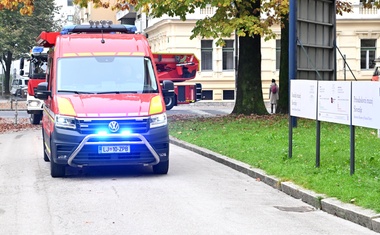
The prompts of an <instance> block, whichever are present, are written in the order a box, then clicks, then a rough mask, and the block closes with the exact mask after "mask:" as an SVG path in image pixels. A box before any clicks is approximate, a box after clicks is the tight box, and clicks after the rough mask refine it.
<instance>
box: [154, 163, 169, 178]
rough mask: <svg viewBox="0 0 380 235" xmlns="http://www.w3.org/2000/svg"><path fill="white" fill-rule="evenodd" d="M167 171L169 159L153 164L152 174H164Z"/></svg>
mask: <svg viewBox="0 0 380 235" xmlns="http://www.w3.org/2000/svg"><path fill="white" fill-rule="evenodd" d="M168 171H169V160H167V161H164V162H160V163H158V164H156V165H153V173H154V174H157V175H164V174H167V173H168Z"/></svg>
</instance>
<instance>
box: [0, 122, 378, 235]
mask: <svg viewBox="0 0 380 235" xmlns="http://www.w3.org/2000/svg"><path fill="white" fill-rule="evenodd" d="M0 147H1V155H0V228H1V230H0V231H1V232H0V233H1V234H7V235H13V234H14V235H24V234H28V235H33V234H36V235H37V234H38V235H44V234H49V235H50V234H54V235H61V234H62V235H63V234H70V235H75V234H81V235H83V234H91V235H93V234H107V235H108V234H123V235H124V234H165V235H168V234H175V235H177V234H185V235H186V234H197V235H198V234H200V235H203V234H207V235H209V234H218V235H219V234H239V235H242V234H255V235H257V234H258V235H261V234H265V235H271V234H273V235H277V234H281V235H287V234H289V235H295V234H302V235H311V234H316V235H317V234H318V235H321V234H333V235H334V234H337V235H341V234H344V235H351V234H352V235H357V234H361V235H367V234H377V233H375V232H373V231H371V230H369V229H367V228H364V227H362V226H360V225H357V224H355V223H351V222H349V221H347V220H343V219H340V218H338V217H335V216H333V215H331V214H327V213H325V212H323V211H319V210H314V209H313V208H312V207H311V206H309V205H308V204H305V203H303V202H302V201H300V200H297V199H294V198H292V197H290V196H288V195H286V194H284V193H282V192H280V191H278V190H276V189H274V188H272V187H270V186H268V185H266V184H264V183H262V182H260V181H257V180H255V179H253V178H251V177H249V176H247V175H245V174H242V173H239V172H237V171H235V170H233V169H231V168H229V167H227V166H224V165H222V164H219V163H217V162H215V161H212V160H210V159H208V158H205V157H202V156H200V155H198V154H195V153H193V152H190V151H188V150H185V149H183V148H179V147H177V146H175V145H171V146H170V147H171V150H170V157H171V163H170V169H169V173H168V175H163V176H156V175H153V174H152V171H151V169H150V168H144V167H94V168H84V169H83V170H77V169H70V170H69V171H68V177H67V178H51V177H50V169H49V163H47V162H44V160H43V155H42V140H41V133H40V131H39V130H26V131H22V132H13V133H5V134H1V135H0Z"/></svg>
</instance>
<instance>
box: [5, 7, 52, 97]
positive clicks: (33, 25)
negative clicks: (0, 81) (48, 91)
mask: <svg viewBox="0 0 380 235" xmlns="http://www.w3.org/2000/svg"><path fill="white" fill-rule="evenodd" d="M33 4H34V11H33V14H31V15H20V13H19V12H18V11H16V10H6V9H3V10H1V11H0V35H1V37H0V55H1V58H0V63H1V65H2V69H3V70H4V71H5V82H4V85H5V93H8V92H9V80H10V68H11V64H12V61H13V60H14V59H18V58H19V57H20V55H22V54H24V53H28V52H29V51H30V49H31V48H32V47H33V46H34V45H35V43H36V37H37V36H38V35H39V34H40V33H41V31H54V30H56V29H58V28H59V21H54V20H53V19H54V14H55V13H58V10H59V9H58V8H57V7H56V6H55V5H54V0H35V1H34V2H33Z"/></svg>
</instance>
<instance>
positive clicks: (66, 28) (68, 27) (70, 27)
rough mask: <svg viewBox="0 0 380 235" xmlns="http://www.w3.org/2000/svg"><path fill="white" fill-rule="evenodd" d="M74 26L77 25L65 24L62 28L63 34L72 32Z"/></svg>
mask: <svg viewBox="0 0 380 235" xmlns="http://www.w3.org/2000/svg"><path fill="white" fill-rule="evenodd" d="M74 28H75V25H67V26H64V27H63V28H62V30H61V35H65V34H69V33H70V32H72V31H73V29H74Z"/></svg>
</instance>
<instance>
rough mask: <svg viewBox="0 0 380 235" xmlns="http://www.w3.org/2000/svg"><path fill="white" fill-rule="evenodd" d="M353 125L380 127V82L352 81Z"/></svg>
mask: <svg viewBox="0 0 380 235" xmlns="http://www.w3.org/2000/svg"><path fill="white" fill-rule="evenodd" d="M352 125H354V126H362V127H368V128H375V129H380V82H375V81H360V82H352Z"/></svg>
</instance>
